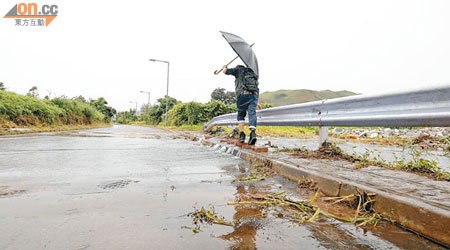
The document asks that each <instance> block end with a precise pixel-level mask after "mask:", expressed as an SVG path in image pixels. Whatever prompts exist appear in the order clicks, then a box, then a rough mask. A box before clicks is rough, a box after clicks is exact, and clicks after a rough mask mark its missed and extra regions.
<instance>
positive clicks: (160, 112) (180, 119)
mask: <svg viewBox="0 0 450 250" xmlns="http://www.w3.org/2000/svg"><path fill="white" fill-rule="evenodd" d="M235 102H236V97H235V94H234V92H230V91H225V89H222V88H218V89H215V90H214V91H213V92H212V93H211V101H210V102H208V103H199V102H185V103H182V102H180V101H178V100H177V99H175V98H173V97H169V101H168V103H169V105H168V117H167V118H168V119H167V125H169V126H172V127H177V128H180V127H181V128H182V127H184V128H186V127H189V128H191V129H194V130H200V128H201V127H202V125H203V124H204V123H206V122H208V121H209V120H211V119H212V118H213V117H215V116H218V115H223V114H228V113H233V112H236V111H237V109H236V104H235ZM261 106H262V108H270V107H272V105H271V104H268V103H261ZM165 110H166V98H165V97H163V98H159V99H158V103H157V104H155V105H153V106H152V107H148V105H143V106H142V107H141V109H140V112H139V113H140V114H139V115H138V114H136V111H135V110H132V109H130V110H129V111H124V112H119V113H118V114H117V118H116V122H118V123H120V124H132V123H137V124H140V125H143V124H146V125H163V124H164V120H165V112H166V111H165Z"/></svg>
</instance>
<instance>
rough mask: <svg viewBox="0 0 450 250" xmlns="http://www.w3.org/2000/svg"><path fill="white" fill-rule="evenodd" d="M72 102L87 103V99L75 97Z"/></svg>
mask: <svg viewBox="0 0 450 250" xmlns="http://www.w3.org/2000/svg"><path fill="white" fill-rule="evenodd" d="M72 100H74V101H77V102H85V103H86V102H87V101H86V98H84V96H82V95H79V96H75V97H74V98H72Z"/></svg>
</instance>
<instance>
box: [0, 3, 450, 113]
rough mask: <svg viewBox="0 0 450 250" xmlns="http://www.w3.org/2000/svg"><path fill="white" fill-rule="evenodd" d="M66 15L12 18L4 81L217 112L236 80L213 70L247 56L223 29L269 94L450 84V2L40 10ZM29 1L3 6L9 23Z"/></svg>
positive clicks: (1, 50)
mask: <svg viewBox="0 0 450 250" xmlns="http://www.w3.org/2000/svg"><path fill="white" fill-rule="evenodd" d="M31 2H37V3H38V4H57V5H58V7H59V13H58V17H56V19H55V20H54V21H53V22H52V23H51V24H50V25H49V26H48V27H16V26H15V25H14V19H6V18H1V19H0V32H1V33H0V82H4V83H5V85H6V87H8V90H10V91H14V92H18V93H21V94H24V93H26V92H27V91H28V89H30V88H31V87H32V86H33V85H36V86H37V87H38V90H39V93H40V95H41V96H45V95H47V94H48V93H49V92H51V93H52V95H53V96H55V95H66V96H69V97H72V96H76V95H83V96H85V97H87V98H97V97H100V96H103V97H105V98H106V99H107V100H108V101H109V104H111V105H112V106H113V107H115V108H116V109H118V110H127V109H129V108H131V107H133V108H134V104H131V103H130V101H135V100H136V101H138V102H139V105H141V104H142V103H145V102H147V96H146V95H145V94H140V93H139V91H140V90H144V91H150V92H151V102H152V103H154V102H155V101H156V98H160V97H163V96H164V95H165V91H166V65H165V64H162V63H154V62H149V59H150V58H156V59H161V60H168V61H170V67H171V68H170V87H169V95H170V96H173V97H175V98H177V99H180V100H182V101H191V100H195V101H200V102H207V101H209V99H210V93H211V92H212V90H214V89H215V88H217V87H223V88H226V89H228V90H233V88H234V84H233V78H232V77H230V76H225V75H219V76H215V75H214V74H213V71H214V70H215V69H219V68H220V67H221V66H222V65H223V64H225V63H227V62H228V61H229V60H231V59H232V58H233V57H234V56H235V54H234V52H233V51H232V49H231V48H230V46H229V45H228V44H227V43H226V42H225V40H224V39H223V38H222V36H221V35H220V33H219V30H223V31H227V32H231V33H234V34H237V35H239V36H241V37H242V38H244V39H245V40H246V41H247V42H249V43H255V46H254V50H255V53H256V55H257V57H258V61H259V69H260V88H261V91H262V92H265V91H274V90H278V89H313V90H323V89H331V90H350V91H354V92H358V93H363V94H372V93H382V92H386V91H391V90H406V89H410V88H418V87H425V86H429V85H448V84H450V14H449V13H450V1H448V0H443V1H434V0H425V1H412V0H405V1H394V0H387V1H380V0H377V1H362V0H355V1H337V0H331V1H300V0H295V1H273V0H272V1H261V0H259V1H243V0H237V1H233V0H228V1H206V0H205V1H195V0H190V1H186V0H179V1H171V0H166V1H130V0H128V1H110V0H109V1H99V0H96V1H87V0H83V1H81V0H78V1H61V0H55V1H53V2H51V1H47V0H46V1H45V2H43V1H40V0H37V1H31ZM16 3H18V2H17V1H10V0H2V1H0V15H1V16H2V17H3V16H4V15H5V14H6V13H7V12H8V11H9V10H10V9H11V8H12V7H13V6H14V5H15V4H16Z"/></svg>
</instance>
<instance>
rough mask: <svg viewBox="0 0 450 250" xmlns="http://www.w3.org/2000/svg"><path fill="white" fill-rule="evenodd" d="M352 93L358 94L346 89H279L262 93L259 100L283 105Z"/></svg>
mask: <svg viewBox="0 0 450 250" xmlns="http://www.w3.org/2000/svg"><path fill="white" fill-rule="evenodd" d="M351 95H356V93H353V92H351V91H346V90H342V91H331V90H321V91H315V90H308V89H296V90H278V91H273V92H264V93H262V94H260V97H259V102H261V103H272V104H273V105H274V106H282V105H288V104H295V103H304V102H311V101H317V100H322V99H332V98H338V97H344V96H351Z"/></svg>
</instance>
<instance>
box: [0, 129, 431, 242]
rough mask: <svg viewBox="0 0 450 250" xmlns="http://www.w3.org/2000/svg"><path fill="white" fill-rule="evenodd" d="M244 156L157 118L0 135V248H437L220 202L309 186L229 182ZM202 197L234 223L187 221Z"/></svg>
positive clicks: (401, 236) (396, 235)
mask: <svg viewBox="0 0 450 250" xmlns="http://www.w3.org/2000/svg"><path fill="white" fill-rule="evenodd" d="M248 166H249V164H248V163H247V162H245V161H243V160H241V159H239V158H237V157H235V156H232V155H229V154H226V153H224V152H220V151H217V150H213V149H212V148H208V147H205V146H202V145H200V144H199V143H196V142H192V141H188V140H185V139H184V138H181V137H179V136H178V135H177V134H176V133H171V132H165V131H162V130H159V129H156V128H144V127H134V126H119V125H115V126H113V127H110V128H104V129H94V130H85V131H78V132H59V133H48V134H33V135H21V136H9V137H0V225H1V227H0V249H77V250H81V249H256V248H258V249H330V248H332V249H440V247H439V246H437V245H435V244H433V243H431V242H429V241H427V240H424V239H422V238H420V237H418V236H415V235H413V234H411V233H408V232H406V231H404V230H401V229H399V228H397V227H395V226H392V225H389V224H383V225H381V226H379V227H377V228H375V229H373V228H371V227H369V228H358V227H355V226H354V225H352V224H348V223H342V222H339V221H335V220H331V219H328V218H319V219H318V220H317V221H316V222H314V223H309V224H300V225H293V223H292V222H290V221H289V220H287V219H283V218H278V217H277V216H276V215H275V214H274V213H272V212H273V211H262V210H261V209H258V208H247V207H235V206H228V205H227V202H230V201H235V200H236V199H237V198H238V197H240V196H242V195H245V194H252V193H263V192H279V191H282V190H287V191H288V192H289V195H290V196H291V197H294V198H296V199H299V200H306V199H309V198H311V196H312V194H311V192H310V191H307V190H302V189H300V188H298V187H297V185H296V184H295V183H292V182H290V181H288V180H286V179H284V178H282V177H279V176H275V177H272V178H270V179H267V180H265V181H261V182H253V183H231V180H233V179H235V178H236V176H238V175H240V174H241V173H243V172H245V171H248ZM210 205H213V206H214V207H215V210H216V211H217V213H218V214H220V215H222V216H224V218H225V219H226V220H228V221H233V222H234V223H235V226H234V227H230V226H222V225H207V224H205V225H201V232H199V233H194V232H193V231H192V230H190V229H189V227H192V226H193V224H192V218H191V217H189V216H188V214H189V213H190V212H193V211H194V207H195V208H200V207H202V206H203V207H209V206H210ZM319 206H330V205H329V204H325V203H323V204H320V203H319ZM336 209H337V210H339V209H341V210H342V209H346V208H336ZM341 212H342V211H341Z"/></svg>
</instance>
